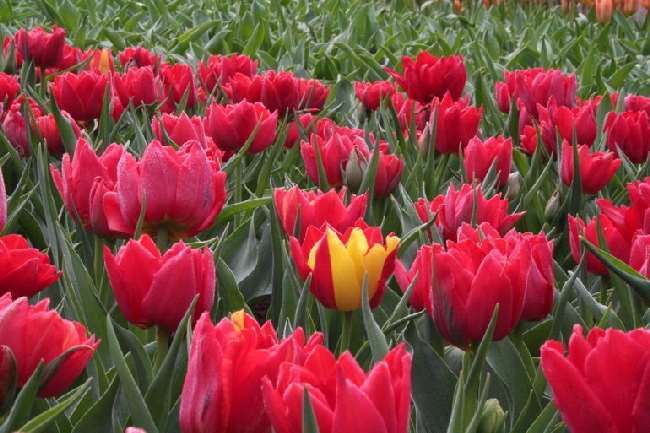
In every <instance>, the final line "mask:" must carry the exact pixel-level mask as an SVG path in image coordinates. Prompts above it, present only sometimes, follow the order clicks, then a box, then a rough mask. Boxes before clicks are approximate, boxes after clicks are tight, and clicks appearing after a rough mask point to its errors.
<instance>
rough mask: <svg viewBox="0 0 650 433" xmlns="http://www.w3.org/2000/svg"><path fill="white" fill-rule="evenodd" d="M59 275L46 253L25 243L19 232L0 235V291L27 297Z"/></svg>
mask: <svg viewBox="0 0 650 433" xmlns="http://www.w3.org/2000/svg"><path fill="white" fill-rule="evenodd" d="M60 275H61V273H60V272H57V270H56V267H54V266H52V265H51V264H50V259H49V257H48V256H47V254H45V253H43V252H41V251H39V250H37V249H36V248H32V247H30V246H29V243H28V242H27V239H25V238H24V237H22V236H20V235H15V234H12V235H6V236H2V237H0V294H5V293H10V294H11V296H12V297H14V298H17V297H20V296H25V297H31V296H33V295H35V294H36V293H38V292H40V291H41V290H43V289H45V288H47V287H49V286H51V285H52V284H53V283H54V282H55V281H56V280H58V279H59V276H60Z"/></svg>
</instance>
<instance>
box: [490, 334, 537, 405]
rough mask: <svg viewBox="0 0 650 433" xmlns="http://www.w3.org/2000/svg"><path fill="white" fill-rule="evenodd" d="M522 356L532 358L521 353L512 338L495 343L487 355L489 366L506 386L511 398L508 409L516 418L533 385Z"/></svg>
mask: <svg viewBox="0 0 650 433" xmlns="http://www.w3.org/2000/svg"><path fill="white" fill-rule="evenodd" d="M522 356H528V357H530V355H529V354H528V353H525V354H522V353H520V352H519V351H518V350H517V348H516V347H515V345H514V344H513V343H512V341H511V340H510V338H506V339H503V340H501V341H497V342H493V343H492V344H491V345H490V348H489V350H488V354H487V362H488V365H489V366H490V367H491V369H492V370H493V371H494V372H495V373H496V375H497V376H498V378H499V379H500V380H501V381H502V382H503V383H504V385H506V389H507V390H508V396H509V397H510V401H509V405H508V407H509V408H510V410H511V411H512V415H513V416H515V417H516V416H518V415H519V413H520V412H521V410H522V409H523V406H524V404H525V403H526V400H527V399H528V394H529V392H530V388H531V385H532V383H531V381H532V378H531V377H529V376H528V372H527V369H526V365H525V363H524V361H523V359H522Z"/></svg>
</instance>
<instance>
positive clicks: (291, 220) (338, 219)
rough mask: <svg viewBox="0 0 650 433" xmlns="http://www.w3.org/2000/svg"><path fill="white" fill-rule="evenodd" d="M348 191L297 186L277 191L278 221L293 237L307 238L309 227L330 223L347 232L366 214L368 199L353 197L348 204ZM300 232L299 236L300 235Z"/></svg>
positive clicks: (274, 198) (359, 196)
mask: <svg viewBox="0 0 650 433" xmlns="http://www.w3.org/2000/svg"><path fill="white" fill-rule="evenodd" d="M345 195H346V190H345V189H344V188H343V189H341V191H339V192H338V193H337V192H336V191H335V190H334V189H331V190H329V191H328V192H320V191H318V190H316V191H304V190H302V189H300V188H298V187H297V186H294V187H293V188H290V189H284V188H276V189H275V190H274V191H273V201H274V204H275V211H276V212H277V214H278V219H279V220H280V223H281V224H282V228H283V229H284V232H285V233H286V234H287V235H289V236H298V238H299V239H300V240H302V239H304V237H305V233H306V232H307V228H308V227H309V226H314V227H321V226H322V225H323V224H325V223H327V224H329V225H330V226H332V227H333V228H334V229H335V230H337V231H339V232H344V231H345V230H347V229H348V228H349V227H352V226H353V225H354V223H355V222H356V221H357V220H358V219H360V218H363V216H364V214H365V213H366V206H367V204H368V196H367V195H366V194H361V195H358V196H354V195H353V196H352V198H351V199H350V203H349V204H348V205H347V206H346V205H345V201H344V200H345ZM298 229H300V231H299V233H296V232H297V231H298Z"/></svg>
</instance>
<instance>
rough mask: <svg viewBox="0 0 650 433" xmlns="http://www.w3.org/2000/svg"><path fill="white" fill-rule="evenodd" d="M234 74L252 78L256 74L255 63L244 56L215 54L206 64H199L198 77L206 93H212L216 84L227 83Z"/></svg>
mask: <svg viewBox="0 0 650 433" xmlns="http://www.w3.org/2000/svg"><path fill="white" fill-rule="evenodd" d="M236 73H240V74H243V75H246V76H247V77H253V76H254V75H255V74H256V73H257V62H256V61H255V60H253V59H251V58H250V57H248V56H247V55H245V54H231V55H229V56H222V55H219V54H215V55H212V56H210V57H209V58H208V60H207V62H199V76H200V77H201V82H202V83H203V87H204V88H205V90H206V91H207V92H212V91H213V90H214V88H215V87H216V86H217V84H219V85H221V86H223V85H224V84H226V83H228V81H230V78H231V77H232V76H233V75H235V74H236Z"/></svg>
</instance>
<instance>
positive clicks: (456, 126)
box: [419, 95, 483, 153]
mask: <svg viewBox="0 0 650 433" xmlns="http://www.w3.org/2000/svg"><path fill="white" fill-rule="evenodd" d="M482 113H483V109H482V108H475V107H471V106H469V105H468V102H467V101H466V100H464V99H459V100H457V101H453V100H452V98H451V97H450V96H449V95H445V97H444V98H442V99H437V98H436V99H434V100H433V102H432V103H431V116H430V118H429V122H428V124H427V127H426V128H425V131H424V133H423V136H422V138H421V140H420V143H419V145H420V148H423V147H424V143H426V140H428V136H429V135H431V134H432V133H433V131H432V128H433V127H434V123H435V127H436V139H435V147H436V150H437V151H438V152H440V153H458V152H460V151H462V149H463V148H464V147H465V146H466V145H467V143H468V142H469V140H470V139H471V138H472V137H474V136H475V135H476V133H477V132H478V125H479V123H480V122H481V114H482ZM434 116H435V117H437V122H436V121H435V118H434Z"/></svg>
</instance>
